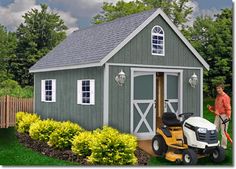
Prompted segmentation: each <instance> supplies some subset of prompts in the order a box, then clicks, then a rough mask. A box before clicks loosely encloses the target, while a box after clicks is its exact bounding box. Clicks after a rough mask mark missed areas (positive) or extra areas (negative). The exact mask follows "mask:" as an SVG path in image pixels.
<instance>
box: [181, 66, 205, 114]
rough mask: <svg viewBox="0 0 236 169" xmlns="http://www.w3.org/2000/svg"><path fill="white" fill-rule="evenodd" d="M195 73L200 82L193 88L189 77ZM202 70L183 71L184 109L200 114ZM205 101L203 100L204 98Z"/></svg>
mask: <svg viewBox="0 0 236 169" xmlns="http://www.w3.org/2000/svg"><path fill="white" fill-rule="evenodd" d="M193 73H195V74H196V75H197V77H198V84H197V86H196V87H195V88H192V87H191V85H190V84H189V78H190V77H191V76H192V75H193ZM201 78H202V77H201V76H200V70H184V71H183V101H184V102H183V111H184V112H192V113H194V114H195V115H198V116H200V111H201V110H200V103H201V102H200V99H201V97H200V96H201V93H200V79H201ZM202 102H203V100H202Z"/></svg>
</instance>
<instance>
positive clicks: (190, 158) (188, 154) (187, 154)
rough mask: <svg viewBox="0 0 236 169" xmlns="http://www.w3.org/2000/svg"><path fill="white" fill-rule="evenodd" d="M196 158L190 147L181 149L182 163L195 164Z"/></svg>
mask: <svg viewBox="0 0 236 169" xmlns="http://www.w3.org/2000/svg"><path fill="white" fill-rule="evenodd" d="M197 161H198V158H197V154H196V153H195V151H194V150H192V149H187V150H184V151H183V163H184V165H195V164H197Z"/></svg>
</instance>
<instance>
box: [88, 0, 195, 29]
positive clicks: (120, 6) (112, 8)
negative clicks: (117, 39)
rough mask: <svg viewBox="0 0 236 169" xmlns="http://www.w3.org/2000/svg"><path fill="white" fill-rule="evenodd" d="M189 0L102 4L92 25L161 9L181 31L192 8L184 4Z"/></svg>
mask: <svg viewBox="0 0 236 169" xmlns="http://www.w3.org/2000/svg"><path fill="white" fill-rule="evenodd" d="M189 1H190V0H136V1H131V2H124V1H123V0H120V1H118V2H117V3H116V4H112V3H107V2H104V3H103V6H102V12H100V13H99V14H97V15H96V16H94V17H93V19H92V23H94V24H100V23H104V22H109V21H112V20H114V19H117V18H120V17H123V16H127V15H130V14H134V13H138V12H142V11H145V10H150V9H154V8H162V10H163V11H164V12H165V13H166V14H167V15H168V16H169V17H170V19H171V20H172V21H173V22H174V24H175V25H176V26H177V27H178V28H180V29H182V28H183V27H184V24H185V23H186V22H187V21H188V19H187V17H188V16H189V15H190V14H191V13H192V7H188V6H187V5H186V4H187V3H188V2H189Z"/></svg>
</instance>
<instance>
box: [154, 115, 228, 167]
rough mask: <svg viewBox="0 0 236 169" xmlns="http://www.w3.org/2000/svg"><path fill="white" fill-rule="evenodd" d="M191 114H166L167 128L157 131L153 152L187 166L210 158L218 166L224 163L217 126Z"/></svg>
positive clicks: (164, 118)
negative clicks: (204, 158)
mask: <svg viewBox="0 0 236 169" xmlns="http://www.w3.org/2000/svg"><path fill="white" fill-rule="evenodd" d="M192 115H193V113H182V114H179V115H176V114H174V113H172V112H166V113H163V116H162V122H163V124H164V125H163V126H162V127H160V128H157V134H156V135H155V136H154V137H153V139H152V149H153V151H154V153H155V154H156V155H157V156H162V157H165V158H166V159H167V160H169V161H172V162H176V163H183V164H185V165H195V164H197V161H198V159H199V158H202V157H209V158H210V159H211V160H212V161H213V162H215V163H218V162H222V161H223V160H224V159H225V150H224V149H223V148H222V147H221V146H220V142H219V140H218V132H217V130H216V126H215V125H214V124H212V123H211V122H209V121H208V120H206V119H204V118H201V117H191V116H192ZM179 119H180V120H179ZM181 119H182V120H181Z"/></svg>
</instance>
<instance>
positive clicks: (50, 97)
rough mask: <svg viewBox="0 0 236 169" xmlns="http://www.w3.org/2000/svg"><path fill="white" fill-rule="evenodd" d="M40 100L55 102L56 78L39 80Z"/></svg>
mask: <svg viewBox="0 0 236 169" xmlns="http://www.w3.org/2000/svg"><path fill="white" fill-rule="evenodd" d="M41 101H43V102H56V80H55V79H47V80H42V81H41Z"/></svg>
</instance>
